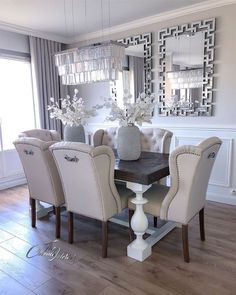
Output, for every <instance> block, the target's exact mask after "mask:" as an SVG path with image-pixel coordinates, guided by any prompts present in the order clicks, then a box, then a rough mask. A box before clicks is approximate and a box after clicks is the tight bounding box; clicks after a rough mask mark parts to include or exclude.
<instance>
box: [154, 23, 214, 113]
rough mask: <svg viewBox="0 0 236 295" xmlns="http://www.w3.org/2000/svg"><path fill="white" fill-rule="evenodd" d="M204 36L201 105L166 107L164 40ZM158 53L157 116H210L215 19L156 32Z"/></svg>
mask: <svg viewBox="0 0 236 295" xmlns="http://www.w3.org/2000/svg"><path fill="white" fill-rule="evenodd" d="M197 32H203V33H204V34H203V35H204V51H203V52H204V57H203V86H202V88H203V89H202V97H201V103H200V105H199V106H198V107H197V108H194V107H189V108H186V107H185V108H181V107H178V106H177V107H176V106H172V107H169V106H168V107H167V106H166V104H165V82H166V81H165V79H166V75H165V73H166V64H165V60H166V40H167V38H169V37H178V36H180V35H183V34H188V33H189V34H194V33H197ZM158 52H159V104H158V108H159V114H160V115H161V116H211V115H212V107H213V104H212V103H213V75H214V53H215V18H211V19H207V20H201V21H196V22H192V23H188V24H183V25H179V26H175V27H170V28H165V29H162V30H161V31H159V32H158Z"/></svg>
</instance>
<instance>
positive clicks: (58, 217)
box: [55, 206, 61, 239]
mask: <svg viewBox="0 0 236 295" xmlns="http://www.w3.org/2000/svg"><path fill="white" fill-rule="evenodd" d="M55 212H56V239H60V236H61V207H60V206H59V207H55Z"/></svg>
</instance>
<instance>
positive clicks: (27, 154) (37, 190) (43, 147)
mask: <svg viewBox="0 0 236 295" xmlns="http://www.w3.org/2000/svg"><path fill="white" fill-rule="evenodd" d="M53 143H55V141H49V142H45V141H42V140H40V139H37V138H29V137H22V138H19V139H17V140H15V141H14V145H15V147H16V150H17V152H18V154H19V157H20V160H21V163H22V166H23V168H24V172H25V176H26V178H27V182H28V187H29V192H30V196H31V198H33V199H36V200H40V201H43V202H46V203H49V204H52V205H54V206H60V205H62V204H63V203H64V194H63V190H62V186H61V181H60V177H59V174H58V172H57V168H56V165H55V162H54V160H53V157H52V155H51V153H50V151H49V146H50V145H52V144H53Z"/></svg>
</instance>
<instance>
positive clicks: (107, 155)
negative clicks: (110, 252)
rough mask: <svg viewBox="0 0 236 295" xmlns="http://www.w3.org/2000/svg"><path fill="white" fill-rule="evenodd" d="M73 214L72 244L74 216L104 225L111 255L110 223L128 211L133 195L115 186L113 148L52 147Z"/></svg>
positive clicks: (66, 144) (104, 243) (104, 248)
mask: <svg viewBox="0 0 236 295" xmlns="http://www.w3.org/2000/svg"><path fill="white" fill-rule="evenodd" d="M50 150H51V152H52V154H53V156H54V159H55V162H56V164H57V168H58V171H59V174H60V177H61V181H62V185H63V189H64V194H65V201H66V207H67V210H68V212H69V214H68V224H69V237H68V241H69V243H72V242H73V213H77V214H80V215H83V216H86V217H90V218H93V219H97V220H100V221H101V222H102V257H106V256H107V222H108V220H109V219H110V218H111V217H113V216H114V215H116V214H118V213H120V212H121V211H122V210H123V209H124V208H127V200H128V199H127V198H128V197H129V196H131V195H132V194H133V193H132V192H131V191H130V190H129V189H127V188H126V187H124V186H122V185H118V186H116V185H115V183H114V167H115V156H114V153H113V151H112V149H111V148H110V147H107V146H100V147H96V148H94V147H92V146H89V145H87V144H84V143H72V142H64V143H63V142H60V143H56V144H54V145H52V146H51V147H50Z"/></svg>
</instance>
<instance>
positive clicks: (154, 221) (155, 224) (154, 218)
mask: <svg viewBox="0 0 236 295" xmlns="http://www.w3.org/2000/svg"><path fill="white" fill-rule="evenodd" d="M153 226H154V227H157V217H156V216H153Z"/></svg>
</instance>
